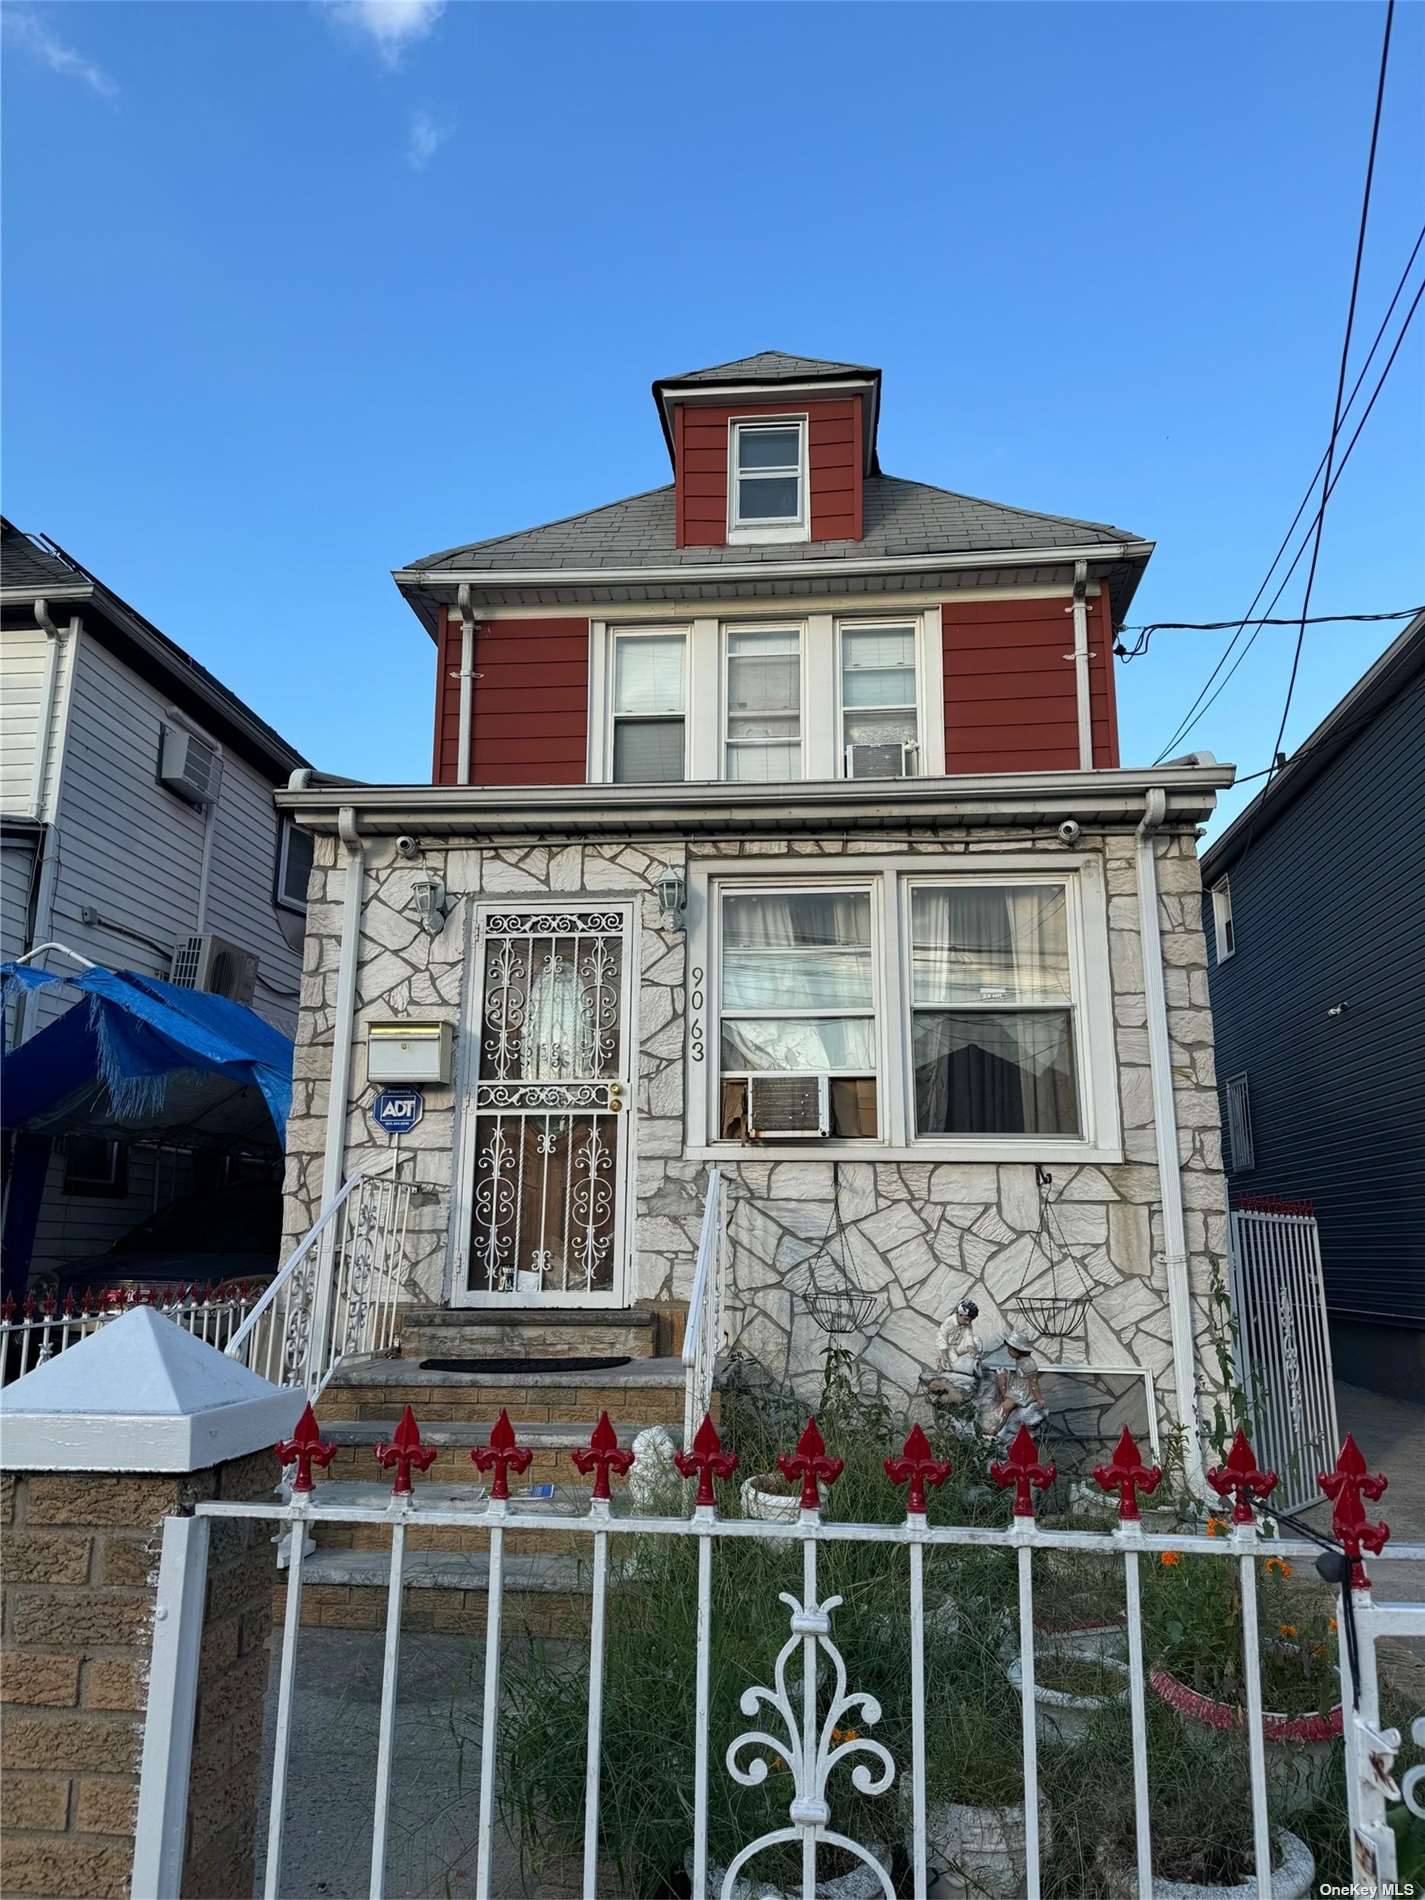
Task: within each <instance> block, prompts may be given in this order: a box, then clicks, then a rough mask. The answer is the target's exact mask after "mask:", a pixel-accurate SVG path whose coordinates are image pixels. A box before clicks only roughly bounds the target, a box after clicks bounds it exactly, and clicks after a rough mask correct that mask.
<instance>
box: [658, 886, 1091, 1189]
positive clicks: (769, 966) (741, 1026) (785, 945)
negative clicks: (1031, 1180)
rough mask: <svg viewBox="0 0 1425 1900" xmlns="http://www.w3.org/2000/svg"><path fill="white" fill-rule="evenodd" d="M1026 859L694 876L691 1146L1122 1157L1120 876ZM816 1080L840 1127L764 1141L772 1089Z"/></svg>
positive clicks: (1002, 1156) (904, 1154)
mask: <svg viewBox="0 0 1425 1900" xmlns="http://www.w3.org/2000/svg"><path fill="white" fill-rule="evenodd" d="M1066 856H1067V854H1066ZM1024 857H1025V854H1016V853H1005V854H1004V855H1003V857H1002V858H1001V857H1000V855H999V854H995V857H994V858H993V860H989V859H988V854H987V860H988V861H982V862H980V863H976V864H974V865H973V867H967V868H966V869H965V870H964V871H963V872H962V871H959V870H956V871H953V872H952V871H951V870H949V869H948V868H947V869H942V868H941V867H940V865H938V864H932V865H930V866H928V865H927V859H926V857H925V856H922V855H914V854H912V855H896V856H887V857H885V858H873V859H870V860H869V861H867V860H862V861H860V862H857V863H855V864H854V865H853V864H850V863H848V864H847V866H846V874H845V875H844V876H828V875H827V867H826V866H825V865H820V866H818V867H817V871H816V873H814V874H809V875H807V876H805V877H799V878H789V877H788V876H787V874H786V863H785V860H783V861H782V862H781V864H780V865H779V864H778V863H777V862H776V861H775V860H767V861H766V863H765V866H763V867H754V866H752V865H751V864H750V863H749V862H748V861H742V862H740V863H739V865H738V867H737V869H736V870H735V871H734V870H733V869H732V868H731V867H729V868H728V869H727V870H726V871H725V872H724V871H721V870H719V869H718V867H717V866H716V865H715V864H710V865H708V866H707V867H706V868H702V867H694V870H693V872H692V879H691V883H692V903H691V910H690V915H691V918H692V924H691V928H692V939H691V942H690V949H689V954H690V958H691V960H692V963H693V966H694V973H693V978H692V984H693V1003H692V1009H693V1021H692V1023H691V1024H690V1045H689V1059H690V1065H691V1067H690V1073H692V1074H693V1076H694V1077H695V1082H694V1086H693V1089H692V1092H691V1097H690V1128H689V1143H690V1147H692V1148H693V1149H694V1150H697V1149H699V1148H702V1147H706V1148H707V1149H708V1151H709V1152H710V1153H713V1154H716V1153H717V1152H719V1151H720V1150H721V1149H722V1148H723V1147H725V1146H726V1145H728V1144H736V1145H746V1146H748V1147H751V1146H754V1145H755V1146H756V1148H757V1149H758V1150H759V1151H760V1152H763V1153H767V1154H772V1155H775V1154H776V1153H777V1152H779V1151H780V1152H783V1153H785V1152H786V1145H785V1144H786V1143H787V1142H790V1141H793V1140H795V1141H796V1142H797V1144H798V1145H799V1147H801V1148H802V1149H803V1151H808V1152H810V1151H814V1149H815V1147H816V1145H817V1144H818V1142H820V1141H823V1140H826V1139H829V1140H831V1141H832V1142H836V1143H844V1144H848V1145H854V1146H858V1147H863V1148H865V1149H866V1150H867V1152H868V1153H869V1152H872V1151H874V1152H879V1153H882V1154H885V1153H888V1152H889V1153H891V1154H893V1155H895V1154H898V1155H900V1157H901V1158H904V1159H912V1158H915V1157H917V1156H921V1157H927V1158H931V1159H935V1158H944V1159H966V1160H971V1159H975V1158H978V1157H983V1158H985V1159H991V1160H1013V1159H1015V1158H1021V1159H1033V1160H1054V1159H1064V1160H1071V1159H1078V1158H1085V1157H1089V1156H1092V1157H1093V1158H1096V1159H1102V1160H1114V1159H1121V1152H1120V1150H1119V1141H1120V1135H1119V1106H1118V1088H1117V1064H1116V1059H1115V1054H1114V1028H1113V1005H1112V994H1111V990H1110V986H1109V977H1108V934H1107V914H1106V912H1107V904H1106V898H1105V894H1104V882H1103V872H1102V866H1101V864H1100V863H1099V862H1098V861H1097V860H1095V859H1092V858H1084V859H1078V860H1071V861H1070V862H1067V863H1065V864H1063V865H1059V864H1044V863H1042V862H1038V863H1033V864H1027V863H1025V862H1024ZM700 1063H703V1064H706V1067H705V1068H704V1069H703V1070H699V1069H698V1067H697V1065H698V1064H700ZM699 1075H703V1076H705V1077H706V1088H705V1089H703V1088H700V1087H699V1086H698V1085H697V1081H696V1078H697V1077H698V1076H699ZM813 1076H815V1077H818V1078H822V1077H824V1078H825V1082H824V1084H822V1085H821V1086H822V1088H823V1091H824V1100H825V1102H826V1104H827V1106H828V1108H829V1122H830V1131H829V1136H827V1137H819V1136H817V1135H815V1134H814V1133H809V1132H808V1131H807V1129H806V1126H805V1124H799V1125H798V1129H797V1130H793V1132H791V1133H788V1134H787V1135H786V1136H784V1137H782V1136H768V1135H767V1133H766V1129H767V1125H766V1124H764V1125H763V1130H762V1134H763V1138H761V1139H756V1140H754V1138H753V1137H752V1136H751V1135H750V1134H749V1128H750V1127H752V1126H755V1125H756V1124H755V1123H754V1122H750V1121H749V1084H750V1083H751V1082H752V1081H753V1079H754V1078H757V1077H787V1078H794V1077H795V1078H803V1079H805V1078H808V1077H813Z"/></svg>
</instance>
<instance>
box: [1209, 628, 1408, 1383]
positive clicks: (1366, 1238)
mask: <svg viewBox="0 0 1425 1900" xmlns="http://www.w3.org/2000/svg"><path fill="white" fill-rule="evenodd" d="M1202 881H1203V908H1204V928H1205V930H1206V933H1207V940H1208V946H1209V960H1210V967H1209V981H1210V985H1211V991H1212V1009H1213V1017H1214V1022H1215V1028H1216V1037H1217V1076H1218V1086H1219V1090H1220V1093H1221V1097H1222V1123H1223V1135H1224V1150H1225V1159H1226V1162H1227V1171H1228V1175H1227V1178H1228V1186H1229V1193H1230V1197H1231V1200H1232V1202H1233V1204H1234V1205H1236V1204H1237V1202H1238V1201H1239V1199H1240V1198H1242V1197H1244V1196H1257V1195H1264V1196H1281V1197H1282V1198H1284V1199H1288V1200H1293V1201H1297V1200H1306V1201H1310V1202H1312V1203H1313V1204H1314V1207H1315V1211H1316V1216H1317V1221H1318V1225H1319V1229H1320V1236H1321V1252H1322V1261H1323V1266H1324V1272H1325V1281H1326V1300H1327V1307H1328V1311H1329V1315H1330V1326H1331V1341H1332V1351H1333V1356H1334V1358H1335V1363H1336V1371H1337V1374H1338V1376H1340V1377H1342V1378H1345V1379H1349V1380H1351V1381H1352V1382H1354V1383H1356V1384H1359V1385H1366V1386H1370V1387H1373V1388H1374V1389H1376V1390H1378V1391H1386V1392H1394V1393H1397V1394H1398V1395H1399V1396H1401V1397H1409V1398H1416V1399H1418V1398H1420V1397H1421V1396H1422V1394H1425V613H1421V614H1417V615H1416V617H1415V619H1414V620H1412V621H1411V623H1410V625H1409V626H1408V627H1407V628H1406V629H1405V631H1404V632H1403V633H1402V634H1401V635H1400V636H1399V638H1398V639H1397V640H1396V641H1395V642H1394V643H1393V644H1392V645H1391V646H1390V647H1388V648H1387V650H1386V651H1385V652H1384V653H1383V654H1382V655H1381V657H1380V659H1378V660H1377V661H1376V663H1375V665H1374V666H1373V667H1371V669H1370V671H1369V672H1368V673H1367V674H1366V675H1365V676H1364V678H1363V679H1361V680H1360V681H1359V683H1358V684H1357V685H1356V686H1355V687H1353V689H1352V690H1351V691H1350V692H1349V693H1348V694H1347V695H1346V697H1345V698H1344V699H1343V700H1342V701H1341V703H1340V704H1339V705H1338V706H1337V707H1336V708H1335V710H1334V711H1333V712H1332V713H1331V714H1330V716H1329V717H1328V718H1327V719H1325V720H1324V721H1323V722H1322V724H1321V725H1320V726H1318V727H1317V729H1316V730H1315V732H1313V733H1312V734H1311V736H1310V738H1309V739H1307V740H1306V741H1305V743H1304V744H1303V745H1302V746H1300V747H1299V748H1298V750H1297V751H1296V752H1295V753H1294V754H1293V756H1292V757H1291V759H1290V760H1289V761H1288V762H1287V764H1286V765H1285V766H1284V767H1283V768H1282V770H1281V771H1280V772H1278V773H1277V774H1276V776H1275V777H1274V778H1273V779H1271V780H1270V781H1269V782H1268V785H1267V788H1266V789H1265V790H1264V791H1262V792H1261V793H1259V794H1258V796H1257V797H1256V798H1255V799H1254V800H1253V802H1252V803H1251V804H1250V805H1249V806H1248V807H1247V808H1246V810H1245V811H1244V812H1242V813H1241V814H1240V816H1239V817H1238V818H1237V819H1236V820H1235V821H1234V822H1233V824H1232V825H1231V826H1229V828H1228V829H1227V830H1226V831H1225V832H1224V833H1223V835H1222V836H1221V837H1220V838H1219V839H1218V840H1217V842H1216V843H1215V844H1214V845H1213V846H1212V847H1211V849H1210V850H1208V851H1207V852H1206V853H1205V854H1204V856H1203V860H1202Z"/></svg>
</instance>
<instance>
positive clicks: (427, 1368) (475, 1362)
mask: <svg viewBox="0 0 1425 1900" xmlns="http://www.w3.org/2000/svg"><path fill="white" fill-rule="evenodd" d="M632 1363H633V1362H632V1360H631V1358H630V1357H629V1356H628V1354H626V1353H625V1354H624V1356H623V1357H622V1358H619V1359H422V1361H421V1371H422V1372H611V1371H612V1370H613V1369H614V1367H615V1366H627V1365H631V1364H632Z"/></svg>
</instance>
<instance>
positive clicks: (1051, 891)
mask: <svg viewBox="0 0 1425 1900" xmlns="http://www.w3.org/2000/svg"><path fill="white" fill-rule="evenodd" d="M1065 901H1066V900H1065V893H1064V889H1063V886H1062V885H1053V884H1048V885H1020V886H1018V887H1009V888H1005V889H1002V890H985V889H975V888H973V887H972V888H969V889H960V890H951V889H944V890H937V889H919V890H916V891H915V892H914V893H913V895H912V899H911V904H912V913H911V914H912V944H913V954H912V965H913V978H914V996H913V1001H914V1002H915V1004H916V1005H917V1006H919V1007H921V1008H925V1007H927V1006H929V1007H941V1008H953V1007H954V1005H955V1004H956V1003H966V1002H975V1003H978V1002H980V1001H982V1000H983V999H982V997H981V994H980V992H981V990H983V989H1003V990H1004V991H1005V992H1006V994H1005V998H1004V1000H1005V1001H1006V1002H1010V1003H1068V1002H1069V1001H1070V1000H1071V994H1070V985H1069V941H1068V922H1067V918H1066V916H1065Z"/></svg>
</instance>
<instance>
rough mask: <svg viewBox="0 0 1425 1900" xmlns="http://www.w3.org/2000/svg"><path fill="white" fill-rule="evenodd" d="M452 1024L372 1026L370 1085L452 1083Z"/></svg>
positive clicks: (368, 1040)
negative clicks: (379, 1083)
mask: <svg viewBox="0 0 1425 1900" xmlns="http://www.w3.org/2000/svg"><path fill="white" fill-rule="evenodd" d="M453 1039H454V1030H453V1029H452V1027H451V1025H450V1024H449V1023H372V1025H371V1027H370V1028H369V1029H368V1030H367V1032H366V1078H367V1080H368V1081H370V1082H449V1080H450V1056H451V1044H452V1041H453Z"/></svg>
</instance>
